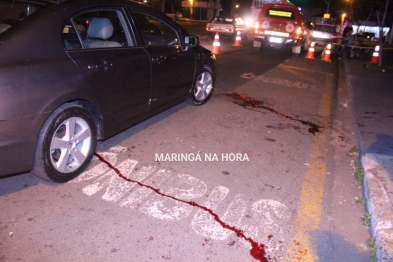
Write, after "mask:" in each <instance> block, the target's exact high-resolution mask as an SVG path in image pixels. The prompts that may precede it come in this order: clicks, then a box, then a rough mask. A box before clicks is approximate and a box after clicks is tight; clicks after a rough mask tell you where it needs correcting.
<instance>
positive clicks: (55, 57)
mask: <svg viewBox="0 0 393 262" xmlns="http://www.w3.org/2000/svg"><path fill="white" fill-rule="evenodd" d="M38 1H40V0H35V2H38ZM13 2H15V1H13ZM42 2H44V3H46V5H44V6H42V8H41V9H40V10H39V11H37V12H35V13H33V14H31V15H29V16H28V17H26V18H25V19H23V20H22V21H20V22H19V23H17V24H15V25H14V26H12V27H11V28H9V29H7V30H6V31H5V32H3V33H2V34H0V167H1V169H0V176H6V175H11V174H15V173H22V172H28V171H32V172H33V173H34V174H35V175H37V176H38V177H41V178H43V179H46V180H51V181H55V182H66V181H68V180H70V179H73V178H74V177H76V176H77V175H78V174H80V173H81V172H83V170H84V169H85V168H86V167H87V165H88V164H89V163H90V161H91V159H92V156H93V154H94V152H95V149H96V143H97V142H96V141H97V140H103V139H106V138H109V137H111V136H113V135H115V134H117V133H119V132H121V131H123V130H124V129H126V128H128V127H130V126H132V125H134V124H136V123H138V122H140V121H143V120H145V119H146V118H148V117H151V116H153V115H155V114H157V113H159V112H161V111H163V110H165V109H167V108H170V107H171V106H173V105H175V104H178V103H180V102H182V101H185V100H187V99H189V98H190V100H191V101H192V102H193V104H194V105H202V104H204V103H205V102H207V101H208V100H209V98H210V97H211V95H212V92H213V88H214V74H215V59H216V58H215V55H214V54H212V52H210V51H209V50H207V49H205V48H203V47H202V46H201V45H200V44H199V40H198V38H197V37H195V36H192V35H189V34H188V33H187V32H186V31H185V30H184V29H183V28H182V27H181V26H179V25H178V24H177V23H175V22H173V21H172V20H171V19H170V18H169V17H167V16H166V15H165V14H164V13H161V12H159V11H156V10H155V9H153V8H151V7H148V6H146V5H143V4H140V3H137V2H132V1H127V0H95V1H90V0H67V1H63V2H60V3H57V4H55V3H54V2H55V1H54V2H53V3H50V2H49V1H45V0H44V1H42ZM32 28H34V30H32Z"/></svg>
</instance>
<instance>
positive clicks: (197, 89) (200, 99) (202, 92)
mask: <svg viewBox="0 0 393 262" xmlns="http://www.w3.org/2000/svg"><path fill="white" fill-rule="evenodd" d="M213 89H214V78H213V70H212V69H211V67H209V66H205V68H204V69H203V71H202V72H201V73H200V74H199V75H198V77H197V79H196V81H195V84H194V87H193V88H192V91H191V101H192V103H193V104H194V105H197V106H199V105H203V104H204V103H206V102H207V101H208V100H209V99H210V97H211V96H212V94H213Z"/></svg>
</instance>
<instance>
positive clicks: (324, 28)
mask: <svg viewBox="0 0 393 262" xmlns="http://www.w3.org/2000/svg"><path fill="white" fill-rule="evenodd" d="M337 35H338V34H337V32H336V26H335V25H331V24H316V25H315V26H314V27H313V29H312V30H311V31H310V41H312V42H315V44H316V45H323V46H325V45H326V44H328V43H336V42H337Z"/></svg>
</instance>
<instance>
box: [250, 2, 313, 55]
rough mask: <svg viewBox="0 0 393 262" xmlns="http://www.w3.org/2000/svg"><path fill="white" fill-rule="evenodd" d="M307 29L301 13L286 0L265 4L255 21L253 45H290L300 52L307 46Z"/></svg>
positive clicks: (296, 51)
mask: <svg viewBox="0 0 393 262" xmlns="http://www.w3.org/2000/svg"><path fill="white" fill-rule="evenodd" d="M308 31H309V30H308V29H307V27H306V23H305V21H304V17H303V14H302V13H301V12H300V11H299V9H298V8H297V7H296V6H295V5H294V4H292V3H290V2H288V1H283V2H282V3H279V4H266V5H264V6H263V7H262V9H261V12H260V13H259V15H258V18H257V21H256V23H255V31H254V44H253V45H254V47H258V48H260V49H262V48H264V47H268V46H271V47H279V48H281V47H290V48H292V52H293V53H295V54H300V52H301V51H302V49H307V48H308V46H307V45H308V42H307V41H306V40H307V34H308Z"/></svg>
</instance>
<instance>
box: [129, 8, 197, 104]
mask: <svg viewBox="0 0 393 262" xmlns="http://www.w3.org/2000/svg"><path fill="white" fill-rule="evenodd" d="M132 17H133V20H134V23H135V25H136V27H137V30H138V32H139V35H140V38H141V42H142V44H143V46H144V48H145V50H146V51H147V53H148V54H149V57H150V61H151V66H152V89H151V104H150V109H153V108H155V107H157V106H161V105H163V104H166V103H168V102H170V101H172V100H175V99H177V98H179V97H181V96H184V95H186V94H188V92H189V91H190V89H191V86H192V82H193V79H194V75H195V67H196V66H195V63H196V59H195V53H194V50H193V49H192V48H184V47H183V46H182V43H181V41H182V40H181V39H180V37H181V36H180V34H179V32H178V31H177V30H176V28H175V27H173V26H172V25H170V24H169V23H167V22H166V21H165V20H164V19H162V18H159V17H158V16H155V15H154V14H151V13H146V12H144V11H139V10H133V11H132Z"/></svg>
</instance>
